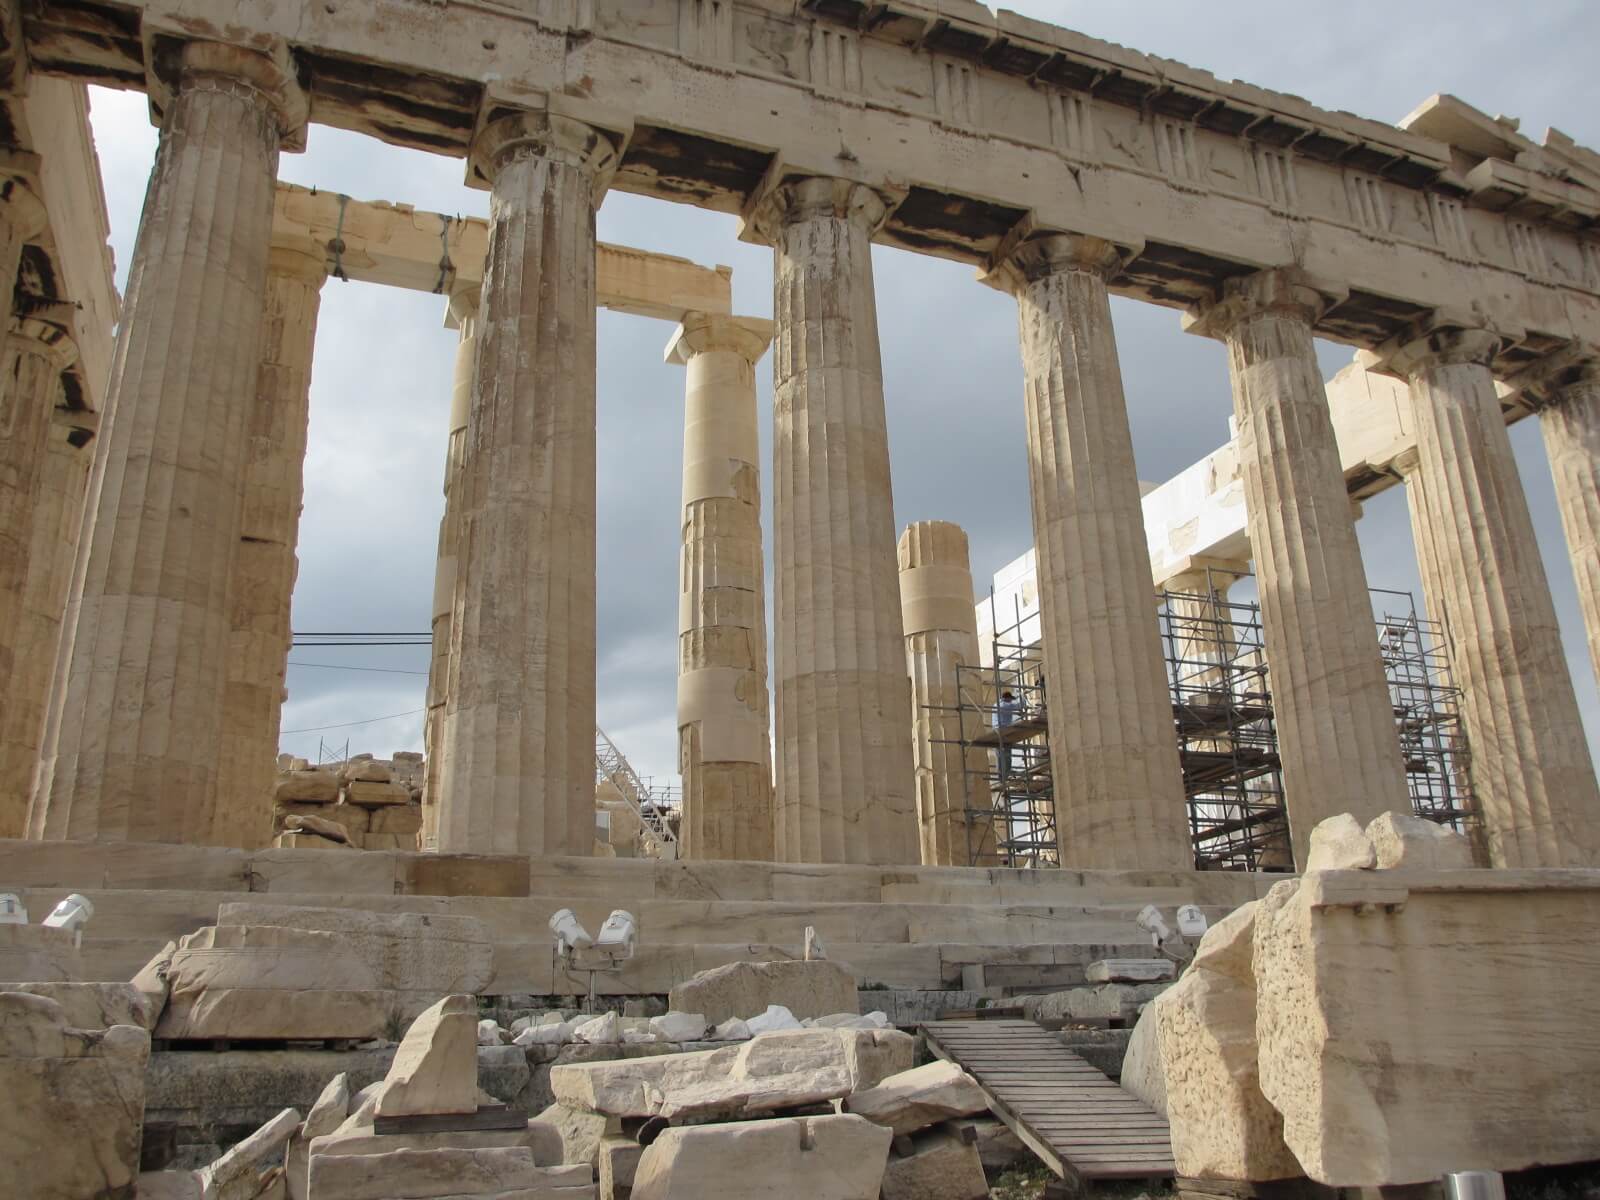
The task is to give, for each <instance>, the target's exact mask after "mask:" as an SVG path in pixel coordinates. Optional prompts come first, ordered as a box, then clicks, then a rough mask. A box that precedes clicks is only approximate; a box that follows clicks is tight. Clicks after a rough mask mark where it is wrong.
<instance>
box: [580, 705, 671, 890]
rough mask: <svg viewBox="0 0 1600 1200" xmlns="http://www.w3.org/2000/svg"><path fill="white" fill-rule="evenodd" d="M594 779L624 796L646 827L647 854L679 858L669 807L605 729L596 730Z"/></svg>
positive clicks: (596, 728)
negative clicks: (607, 784) (662, 801)
mask: <svg viewBox="0 0 1600 1200" xmlns="http://www.w3.org/2000/svg"><path fill="white" fill-rule="evenodd" d="M594 779H595V782H596V783H606V782H609V783H610V784H611V785H612V786H613V787H615V788H616V789H617V791H618V792H620V793H621V795H622V798H623V799H624V800H625V801H627V803H628V806H629V807H630V808H632V809H633V811H634V813H635V814H636V815H637V816H638V818H639V820H640V822H641V823H642V824H643V826H644V830H645V834H644V841H645V846H644V849H645V853H646V854H648V855H650V856H651V857H653V858H666V859H673V858H677V857H678V836H677V834H675V833H674V832H673V831H672V824H671V822H670V820H669V819H668V810H667V806H666V805H665V804H663V803H661V800H660V798H658V797H656V796H655V795H654V794H653V793H652V791H651V788H650V786H649V785H648V784H646V783H645V781H644V780H643V779H642V778H640V776H639V773H638V772H637V771H635V770H634V769H633V764H632V763H630V762H629V761H628V759H627V756H626V755H625V754H623V753H622V751H621V750H619V749H617V744H616V743H615V742H613V741H612V740H611V738H610V736H609V735H608V734H607V733H606V731H605V730H604V729H601V728H600V726H598V725H596V726H595V727H594Z"/></svg>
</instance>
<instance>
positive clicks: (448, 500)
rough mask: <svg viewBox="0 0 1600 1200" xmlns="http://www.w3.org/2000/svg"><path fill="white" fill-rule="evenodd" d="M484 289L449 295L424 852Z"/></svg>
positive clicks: (434, 824) (432, 810)
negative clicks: (448, 382)
mask: <svg viewBox="0 0 1600 1200" xmlns="http://www.w3.org/2000/svg"><path fill="white" fill-rule="evenodd" d="M481 295H482V289H481V287H468V288H462V289H459V290H457V291H455V292H452V293H451V294H450V310H449V316H448V318H447V323H450V324H453V325H455V327H456V330H457V333H458V335H459V336H458V340H457V342H456V371H455V381H454V386H453V387H452V388H451V391H450V433H449V438H448V441H447V442H446V445H445V459H444V515H443V516H441V517H440V518H439V555H438V559H437V562H436V564H435V566H434V571H433V624H432V630H433V654H432V657H431V658H429V660H428V715H427V720H426V722H425V723H424V725H423V730H422V735H423V740H424V749H425V751H426V754H427V758H426V763H427V768H426V769H427V774H426V776H425V778H424V779H423V784H422V849H424V850H437V849H438V848H439V780H440V777H441V774H442V771H443V767H444V757H443V754H444V747H443V745H441V743H442V742H443V740H444V739H443V736H442V735H443V732H444V707H445V701H446V700H447V699H449V696H450V668H451V664H452V659H451V655H450V644H451V643H450V629H451V605H452V603H453V602H454V598H455V588H456V546H457V542H458V541H459V540H460V533H461V489H460V487H459V484H460V479H461V468H462V464H463V463H464V462H465V460H466V446H467V412H468V410H469V409H470V407H471V405H472V379H473V376H474V375H475V374H476V372H477V366H478V304H479V298H480V296H481Z"/></svg>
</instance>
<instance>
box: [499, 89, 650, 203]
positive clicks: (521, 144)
mask: <svg viewBox="0 0 1600 1200" xmlns="http://www.w3.org/2000/svg"><path fill="white" fill-rule="evenodd" d="M622 141H623V138H622V137H621V136H620V135H619V134H617V133H614V132H612V131H611V130H608V129H602V128H600V127H599V126H598V125H594V124H591V123H589V122H588V121H584V120H581V119H579V118H578V117H575V116H569V115H567V114H565V113H562V112H558V111H556V110H553V109H551V108H541V109H510V108H508V109H499V110H496V111H495V112H494V113H492V114H491V115H490V118H489V119H488V120H487V121H486V122H485V123H484V125H483V127H482V128H481V129H479V130H478V133H477V136H475V137H474V138H473V139H472V148H471V150H470V151H469V152H468V155H467V166H468V182H469V183H476V184H477V185H478V186H488V187H493V186H494V182H495V180H496V179H497V178H498V177H499V175H500V172H501V171H503V170H504V169H505V168H506V167H507V166H508V165H510V164H511V163H514V162H517V161H519V160H522V159H529V158H543V159H548V160H550V161H552V162H556V163H560V164H562V165H563V166H569V167H576V168H578V169H579V170H582V171H585V172H587V173H588V175H589V178H590V179H591V181H592V182H593V187H594V203H595V205H596V206H598V205H599V203H600V200H601V198H602V197H603V196H604V195H605V193H606V188H608V187H609V186H610V185H611V177H612V176H613V175H615V174H616V171H617V165H618V163H619V162H620V161H621V157H622V156H621V151H620V147H621V144H622Z"/></svg>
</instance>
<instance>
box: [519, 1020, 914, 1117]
mask: <svg viewBox="0 0 1600 1200" xmlns="http://www.w3.org/2000/svg"><path fill="white" fill-rule="evenodd" d="M913 1044H914V1043H913V1042H912V1039H911V1037H910V1036H909V1035H908V1034H904V1033H900V1032H899V1031H897V1030H888V1029H879V1030H855V1029H801V1030H794V1031H786V1032H782V1033H769V1034H764V1035H762V1036H761V1037H757V1038H755V1039H753V1040H751V1041H749V1042H746V1043H744V1044H742V1045H736V1046H728V1047H725V1048H723V1049H720V1050H704V1051H698V1052H695V1053H691V1054H673V1055H664V1056H661V1057H658V1058H647V1059H634V1060H624V1061H619V1062H600V1063H588V1064H583V1065H570V1066H557V1067H552V1068H551V1070H550V1086H551V1089H552V1091H553V1093H554V1095H555V1097H556V1099H557V1100H558V1101H560V1102H561V1103H562V1104H565V1105H567V1106H568V1107H571V1108H575V1109H581V1110H583V1111H586V1112H597V1113H605V1114H607V1115H610V1116H616V1117H652V1116H664V1117H677V1118H688V1117H694V1116H713V1115H718V1116H750V1115H755V1114H760V1113H765V1112H771V1111H773V1110H774V1109H779V1108H789V1107H794V1106H798V1105H804V1104H815V1103H818V1102H821V1101H824V1100H837V1099H841V1098H843V1097H845V1096H848V1095H850V1094H851V1093H852V1092H856V1091H860V1090H862V1089H864V1088H869V1087H872V1086H874V1085H875V1084H877V1083H878V1082H880V1081H881V1080H883V1079H885V1078H887V1077H888V1076H890V1075H894V1074H897V1073H899V1072H901V1071H905V1070H909V1069H910V1066H911V1061H912V1047H913Z"/></svg>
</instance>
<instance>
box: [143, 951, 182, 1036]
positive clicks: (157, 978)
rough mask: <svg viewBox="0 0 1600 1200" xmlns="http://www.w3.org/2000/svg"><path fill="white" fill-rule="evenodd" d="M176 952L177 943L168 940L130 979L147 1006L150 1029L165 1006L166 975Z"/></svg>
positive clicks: (157, 1020)
mask: <svg viewBox="0 0 1600 1200" xmlns="http://www.w3.org/2000/svg"><path fill="white" fill-rule="evenodd" d="M177 952H178V943H177V942H168V943H167V944H166V945H165V946H163V947H162V948H161V952H160V953H159V954H157V955H156V956H155V957H154V958H152V959H151V960H150V961H149V962H147V963H145V965H144V966H142V967H140V968H139V972H138V974H136V975H135V976H134V977H133V979H132V983H133V986H134V987H135V988H137V989H138V990H139V992H140V994H141V995H143V996H144V999H145V1004H146V1005H148V1006H149V1010H150V1021H151V1028H152V1029H153V1028H155V1025H156V1023H158V1022H159V1021H160V1020H161V1014H162V1012H163V1011H165V1009H166V1007H167V989H168V986H169V985H168V982H167V977H168V975H169V974H170V972H171V970H172V956H173V955H174V954H176V953H177Z"/></svg>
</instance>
